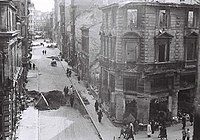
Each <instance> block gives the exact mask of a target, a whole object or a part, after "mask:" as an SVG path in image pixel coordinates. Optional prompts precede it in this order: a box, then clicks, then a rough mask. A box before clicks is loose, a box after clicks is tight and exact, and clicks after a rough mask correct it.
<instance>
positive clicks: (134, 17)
mask: <svg viewBox="0 0 200 140" xmlns="http://www.w3.org/2000/svg"><path fill="white" fill-rule="evenodd" d="M198 15H199V12H198V10H196V9H195V10H188V11H187V13H186V19H185V20H186V22H185V26H187V27H198ZM156 17H158V18H157V26H159V27H161V28H168V27H170V23H171V17H170V9H160V10H158V12H157V15H156ZM141 18H142V15H141V12H140V11H139V10H138V9H136V8H135V9H127V11H126V19H127V27H128V28H130V29H132V28H136V27H140V26H141ZM110 25H111V27H115V26H116V10H115V9H113V10H112V11H111V21H110ZM105 26H106V28H108V26H109V14H108V13H105Z"/></svg>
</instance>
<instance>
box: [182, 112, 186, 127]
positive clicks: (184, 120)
mask: <svg viewBox="0 0 200 140" xmlns="http://www.w3.org/2000/svg"><path fill="white" fill-rule="evenodd" d="M182 124H183V127H182V129H185V126H186V116H185V114H184V115H183V116H182Z"/></svg>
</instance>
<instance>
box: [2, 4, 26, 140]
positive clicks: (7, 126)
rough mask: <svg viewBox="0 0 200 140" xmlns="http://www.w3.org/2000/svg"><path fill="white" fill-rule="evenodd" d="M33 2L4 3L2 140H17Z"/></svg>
mask: <svg viewBox="0 0 200 140" xmlns="http://www.w3.org/2000/svg"><path fill="white" fill-rule="evenodd" d="M28 3H29V1H28V0H24V1H20V0H13V1H10V0H1V1H0V11H1V12H0V16H1V19H0V139H2V140H10V139H13V138H14V136H15V131H16V127H17V125H16V124H17V121H18V120H19V114H20V112H21V110H20V106H21V104H22V97H23V95H24V83H25V80H26V74H27V49H28V47H27V43H26V42H27V36H26V35H27V24H26V23H27V22H26V16H25V15H27V6H28Z"/></svg>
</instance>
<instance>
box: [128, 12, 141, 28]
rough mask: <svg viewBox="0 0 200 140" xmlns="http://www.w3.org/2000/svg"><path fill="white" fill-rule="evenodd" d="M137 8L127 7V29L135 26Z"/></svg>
mask: <svg viewBox="0 0 200 140" xmlns="http://www.w3.org/2000/svg"><path fill="white" fill-rule="evenodd" d="M137 14H138V11H137V9H128V10H127V25H128V28H129V29H131V30H132V29H133V28H135V27H137Z"/></svg>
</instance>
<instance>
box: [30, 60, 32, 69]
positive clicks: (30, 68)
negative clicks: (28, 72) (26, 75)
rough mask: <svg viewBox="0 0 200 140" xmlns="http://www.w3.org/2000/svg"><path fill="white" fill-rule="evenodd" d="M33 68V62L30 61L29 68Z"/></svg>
mask: <svg viewBox="0 0 200 140" xmlns="http://www.w3.org/2000/svg"><path fill="white" fill-rule="evenodd" d="M31 68H32V64H31V62H30V61H29V69H31Z"/></svg>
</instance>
